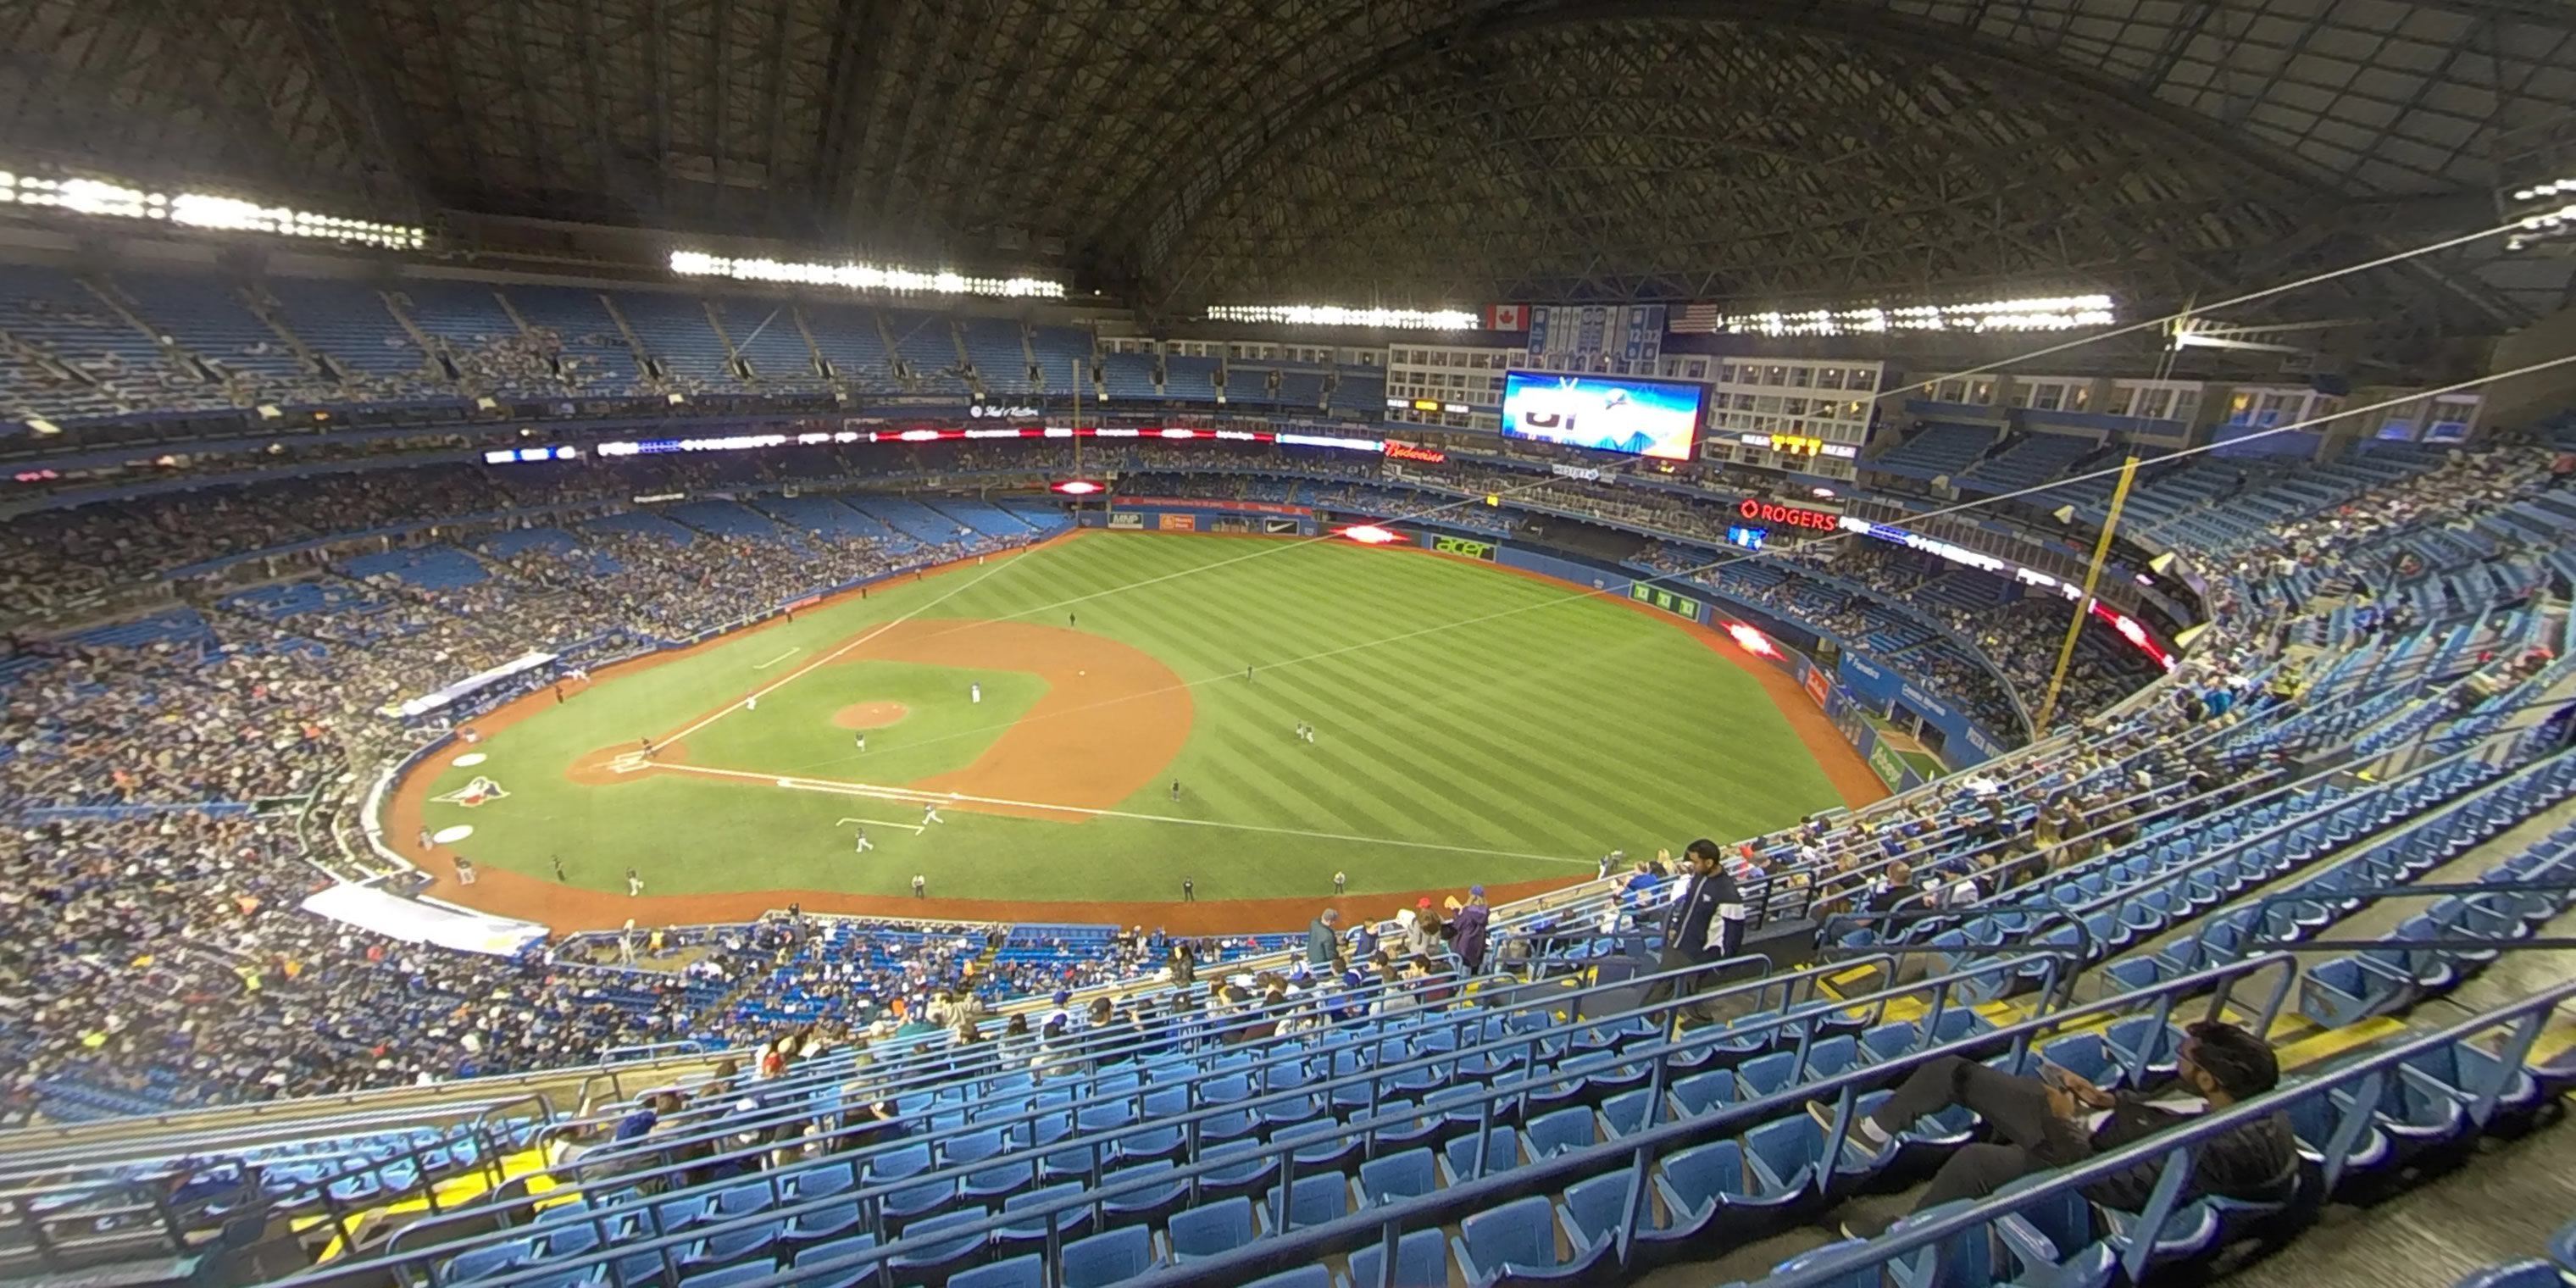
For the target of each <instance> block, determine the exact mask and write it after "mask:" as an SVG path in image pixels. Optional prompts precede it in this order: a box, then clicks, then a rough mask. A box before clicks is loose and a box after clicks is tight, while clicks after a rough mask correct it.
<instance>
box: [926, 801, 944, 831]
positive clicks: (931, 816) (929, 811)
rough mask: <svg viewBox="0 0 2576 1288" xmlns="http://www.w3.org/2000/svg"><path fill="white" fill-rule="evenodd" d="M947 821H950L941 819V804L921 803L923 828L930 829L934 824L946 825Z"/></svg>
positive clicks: (932, 802) (935, 802)
mask: <svg viewBox="0 0 2576 1288" xmlns="http://www.w3.org/2000/svg"><path fill="white" fill-rule="evenodd" d="M947 821H948V820H946V819H943V818H941V817H939V802H937V801H923V802H922V803H921V825H922V826H923V827H928V826H930V825H931V824H933V823H944V822H947Z"/></svg>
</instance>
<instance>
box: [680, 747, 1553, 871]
mask: <svg viewBox="0 0 2576 1288" xmlns="http://www.w3.org/2000/svg"><path fill="white" fill-rule="evenodd" d="M654 768H655V769H658V770H661V771H663V772H664V773H672V774H699V775H702V776H705V777H708V778H732V779H740V780H743V781H747V782H758V783H768V784H770V785H771V786H773V787H778V788H782V789H785V790H787V791H795V792H830V793H835V794H838V795H842V796H861V797H866V798H868V799H871V800H883V801H905V802H908V803H911V804H916V805H917V804H923V803H927V802H937V803H940V804H961V805H994V806H1000V807H1002V808H1005V809H1027V810H1038V811H1040V812H1044V813H1053V814H1080V815H1082V816H1084V817H1086V818H1126V819H1136V820H1139V821H1141V822H1146V823H1180V824H1184V825H1186V826H1189V827H1214V828H1223V829H1225V830H1227V831H1233V832H1266V833H1270V834H1272V835H1275V836H1302V837H1306V838H1308V839H1310V840H1317V841H1356V842H1359V843H1360V844H1362V845H1391V846H1397V847H1400V848H1403V849H1411V850H1440V851H1444V852H1447V853H1450V854H1474V855H1481V856H1483V857H1486V858H1496V859H1533V860H1536V861H1538V862H1540V863H1567V864H1572V865H1573V866H1575V867H1578V868H1588V867H1592V866H1594V865H1595V864H1596V863H1597V862H1598V860H1595V859H1569V858H1565V857H1562V856H1560V855H1554V854H1530V853H1526V852H1524V851H1520V850H1491V849H1486V848H1484V847H1482V846H1475V845H1446V844H1443V843H1441V842H1438V841H1398V840H1391V839H1389V838H1386V837H1382V836H1357V835H1353V834H1352V833H1349V832H1318V831H1314V830H1311V829H1308V828H1302V827H1266V826H1263V825H1262V824H1259V823H1227V822H1223V821H1221V820H1218V819H1211V818H1177V817H1174V816H1172V815H1169V814H1142V813H1138V812H1136V811H1134V810H1123V809H1096V808H1093V807H1092V806H1088V805H1056V804H1051V803H1049V802H1046V801H1015V800H1011V799H1009V798H1008V797H1003V796H970V795H967V794H966V793H963V792H926V791H922V790H919V789H917V788H912V787H879V786H875V785H873V784H870V783H845V782H839V781H836V780H834V779H829V778H797V777H781V776H779V775H777V774H755V773H753V772H751V771H750V770H747V769H717V768H715V767H714V766H711V765H655V766H654ZM843 821H845V822H846V821H850V820H843ZM898 826H908V825H904V824H898Z"/></svg>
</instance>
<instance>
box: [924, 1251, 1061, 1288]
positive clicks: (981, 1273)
mask: <svg viewBox="0 0 2576 1288" xmlns="http://www.w3.org/2000/svg"><path fill="white" fill-rule="evenodd" d="M948 1288H1046V1257H1045V1256H1043V1255H1042V1254H1039V1253H1035V1252H1032V1253H1028V1254H1025V1255H1023V1256H1017V1257H1012V1258H1011V1259H1009V1260H1007V1261H996V1262H993V1263H992V1264H990V1265H983V1266H977V1267H975V1268H974V1269H972V1270H960V1271H958V1272H957V1273H956V1274H954V1275H951V1276H949V1278H948Z"/></svg>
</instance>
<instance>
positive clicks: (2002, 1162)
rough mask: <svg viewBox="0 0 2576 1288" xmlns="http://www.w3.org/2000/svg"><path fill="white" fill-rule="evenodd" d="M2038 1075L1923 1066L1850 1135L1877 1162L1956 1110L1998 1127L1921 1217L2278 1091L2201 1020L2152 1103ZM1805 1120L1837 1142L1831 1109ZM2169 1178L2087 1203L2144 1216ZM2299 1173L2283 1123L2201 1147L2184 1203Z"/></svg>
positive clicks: (1927, 1192)
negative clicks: (1885, 1150)
mask: <svg viewBox="0 0 2576 1288" xmlns="http://www.w3.org/2000/svg"><path fill="white" fill-rule="evenodd" d="M2041 1074H2042V1076H2041V1077H2037V1078H2026V1077H2021V1076H2019V1075H2016V1074H2009V1073H2001V1072H1998V1071H1996V1070H1994V1069H1990V1068H1987V1067H1986V1066H1985V1065H1982V1064H1979V1063H1977V1062H1976V1061H1974V1060H1968V1059H1963V1058H1961V1057H1959V1056H1943V1057H1941V1058H1939V1059H1937V1060H1932V1061H1929V1062H1927V1063H1925V1064H1922V1065H1920V1066H1917V1067H1916V1069H1915V1070H1914V1072H1913V1073H1912V1074H1911V1075H1910V1076H1908V1077H1907V1078H1906V1080H1905V1083H1904V1085H1902V1086H1900V1087H1898V1088H1897V1089H1896V1094H1895V1095H1893V1096H1890V1097H1889V1098H1888V1099H1887V1101H1886V1102H1885V1103H1884V1104H1881V1105H1880V1106H1879V1107H1878V1108H1877V1109H1875V1110H1873V1111H1871V1112H1870V1113H1868V1114H1866V1115H1864V1116H1863V1117H1862V1118H1861V1119H1860V1121H1859V1122H1857V1123H1855V1124H1853V1126H1852V1132H1851V1138H1852V1140H1853V1142H1854V1143H1855V1144H1856V1145H1858V1146H1859V1147H1860V1148H1862V1149H1865V1150H1868V1151H1871V1152H1873V1153H1874V1152H1876V1151H1877V1150H1878V1149H1879V1147H1881V1146H1883V1145H1885V1144H1887V1142H1888V1141H1890V1140H1892V1139H1894V1138H1895V1136H1896V1133H1898V1132H1901V1131H1904V1130H1905V1129H1906V1128H1908V1127H1911V1126H1912V1125H1913V1124H1914V1123H1915V1121H1916V1120H1917V1119H1920V1118H1924V1117H1927V1116H1929V1115H1932V1114H1937V1113H1939V1112H1941V1111H1942V1110H1945V1109H1948V1108H1950V1107H1951V1106H1953V1105H1964V1106H1966V1107H1967V1108H1969V1109H1971V1110H1974V1111H1975V1112H1976V1113H1977V1115H1978V1116H1979V1117H1981V1118H1984V1119H1985V1120H1986V1122H1987V1123H1988V1124H1990V1125H1991V1126H1992V1128H1993V1134H1994V1137H1995V1139H1993V1140H1992V1141H1989V1142H1985V1143H1981V1144H1974V1145H1967V1146H1963V1147H1961V1148H1960V1149H1959V1151H1958V1152H1957V1153H1954V1154H1952V1155H1951V1156H1950V1157H1949V1159H1948V1160H1946V1161H1945V1162H1943V1163H1942V1164H1941V1170H1940V1171H1939V1172H1937V1173H1935V1174H1934V1175H1933V1177H1932V1183H1931V1184H1930V1185H1929V1186H1927V1187H1926V1188H1925V1189H1924V1191H1923V1197H1922V1198H1921V1199H1919V1200H1917V1201H1916V1202H1915V1205H1914V1210H1915V1211H1917V1212H1920V1211H1922V1210H1924V1209H1925V1208H1929V1207H1932V1206H1934V1205H1936V1204H1941V1203H1947V1202H1949V1201H1951V1200H1953V1199H1965V1198H1982V1197H1984V1196H1986V1195H1988V1194H1992V1193H1994V1192H1995V1191H1996V1190H1999V1189H2001V1188H2003V1187H2004V1186H2005V1185H2006V1184H2009V1183H2010V1182H2012V1181H2015V1180H2018V1179H2020V1178H2021V1177H2024V1176H2028V1175H2030V1174H2031V1173H2033V1172H2038V1171H2045V1170H2047V1169H2049V1168H2052V1167H2065V1166H2069V1165H2072V1164H2075V1163H2081V1162H2083V1161H2084V1160H2086V1159H2088V1158H2091V1157H2093V1156H2094V1155H2096V1154H2104V1153H2109V1152H2110V1151H2112V1150H2116V1149H2119V1148H2121V1147H2123V1146H2125V1145H2130V1144H2134V1143H2136V1142H2137V1141H2140V1140H2143V1139H2145V1138H2146V1137H2148V1136H2151V1135H2154V1134H2155V1133H2156V1132H2159V1131H2162V1130H2164V1129H2165V1128H2167V1127H2171V1126H2174V1125H2176V1124H2179V1123H2186V1122H2189V1121H2191V1120H2192V1119H2193V1118H2196V1117H2198V1116H2199V1115H2201V1114H2205V1113H2210V1112H2213V1111H2216V1110H2220V1109H2225V1108H2227V1107H2228V1106H2229V1105H2232V1104H2235V1103H2236V1102H2238V1101H2240V1100H2244V1099H2246V1098H2248V1097H2251V1096H2259V1095H2261V1094H2263V1093H2264V1092H2266V1091H2270V1090H2271V1089H2272V1088H2273V1086H2274V1085H2275V1084H2276V1083H2278V1082H2279V1081H2280V1080H2281V1065H2280V1061H2279V1060H2278V1059H2276V1058H2275V1057H2274V1056H2273V1054H2272V1047H2271V1045H2270V1044H2269V1043H2267V1042H2265V1041H2264V1040H2263V1039H2261V1038H2259V1037H2256V1036H2255V1035H2253V1034H2251V1033H2248V1032H2246V1031H2245V1030H2243V1029H2241V1028H2238V1027H2236V1026H2235V1025H2233V1024H2225V1023H2221V1022H2219V1021H2215V1020H2203V1021H2201V1022H2199V1023H2197V1024H2193V1025H2192V1026H2191V1027H2190V1028H2189V1029H2187V1030H2186V1031H2185V1036H2184V1038H2183V1041H2182V1050H2181V1051H2180V1052H2179V1055H2178V1068H2177V1069H2176V1071H2175V1077H2174V1079H2173V1081H2172V1082H2171V1083H2170V1084H2168V1085H2166V1086H2164V1087H2161V1088H2159V1089H2157V1090H2156V1091H2155V1092H2154V1093H2152V1094H2148V1093H2140V1092H2127V1091H2123V1092H2118V1093H2113V1092H2108V1091H2104V1090H2102V1089H2101V1088H2099V1087H2096V1086H2094V1085H2093V1084H2092V1083H2091V1082H2089V1081H2087V1080H2086V1079H2085V1078H2084V1077H2083V1076H2082V1075H2081V1074H2078V1073H2075V1072H2074V1071H2072V1070H2069V1069H2062V1068H2059V1067H2057V1066H2056V1065H2043V1066H2042V1067H2041ZM1807 1112H1808V1113H1809V1114H1810V1115H1812V1116H1813V1117H1814V1118H1815V1119H1816V1121H1817V1122H1818V1123H1820V1124H1823V1125H1824V1127H1825V1129H1826V1130H1827V1131H1828V1132H1830V1131H1832V1130H1833V1120H1834V1108H1833V1106H1831V1105H1828V1104H1825V1103H1823V1102H1821V1101H1817V1102H1811V1103H1810V1104H1809V1105H1808V1106H1807ZM2163 1166H2164V1160H2163V1159H2162V1158H2161V1157H2156V1158H2148V1159H2144V1160H2141V1161H2140V1162H2138V1163H2136V1164H2135V1165H2133V1166H2130V1167H2128V1168H2126V1169H2124V1170H2122V1171H2120V1172H2117V1173H2114V1174H2112V1175H2110V1176H2107V1177H2104V1178H2102V1179H2101V1180H2098V1181H2095V1182H2093V1183H2092V1184H2090V1185H2087V1186H2085V1187H2084V1197H2086V1198H2088V1199H2091V1200H2092V1201H2093V1202H2096V1203H2099V1204H2101V1205H2102V1206H2104V1207H2109V1208H2117V1209H2120V1210H2122V1211H2127V1212H2134V1211H2137V1210H2138V1209H2139V1208H2141V1207H2143V1206H2145V1205H2146V1202H2147V1196H2148V1195H2149V1194H2150V1193H2151V1192H2152V1191H2153V1190H2154V1189H2155V1185H2156V1176H2157V1173H2158V1172H2159V1170H2160V1169H2161V1168H2162V1167H2163ZM2297 1167H2298V1142H2297V1139H2296V1138H2295V1136H2294V1135H2293V1134H2292V1132H2291V1128H2290V1116H2289V1115H2288V1114H2287V1113H2277V1112H2276V1113H2273V1114H2271V1115H2269V1116H2267V1117H2265V1118H2262V1119H2260V1120H2258V1121H2255V1122H2251V1123H2246V1124H2244V1125H2242V1126H2240V1127H2238V1128H2237V1129H2236V1130H2234V1131H2231V1132H2229V1133H2227V1134H2226V1135H2223V1136H2220V1137H2218V1138H2216V1139H2214V1140H2208V1141H2203V1142H2202V1143H2201V1146H2200V1149H2199V1152H2198V1154H2197V1156H2196V1157H2195V1159H2194V1168H2193V1172H2192V1176H2191V1183H2190V1186H2189V1187H2188V1191H2187V1194H2186V1197H2188V1196H2189V1195H2191V1194H2217V1195H2222V1196H2225V1197H2229V1198H2244V1199H2264V1198H2271V1197H2276V1196H2277V1194H2278V1192H2279V1190H2280V1188H2281V1187H2282V1186H2283V1185H2285V1184H2286V1183H2287V1181H2288V1179H2289V1178H2291V1177H2293V1176H2294V1175H2295V1174H2296V1171H2297ZM1885 1225H1886V1223H1885V1222H1883V1221H1880V1222H1873V1221H1863V1220H1858V1219H1855V1220H1853V1221H1850V1222H1846V1223H1845V1225H1844V1233H1845V1234H1847V1235H1849V1236H1850V1237H1853V1238H1870V1237H1873V1236H1875V1235H1877V1234H1878V1233H1879V1231H1880V1230H1882V1229H1884V1228H1885Z"/></svg>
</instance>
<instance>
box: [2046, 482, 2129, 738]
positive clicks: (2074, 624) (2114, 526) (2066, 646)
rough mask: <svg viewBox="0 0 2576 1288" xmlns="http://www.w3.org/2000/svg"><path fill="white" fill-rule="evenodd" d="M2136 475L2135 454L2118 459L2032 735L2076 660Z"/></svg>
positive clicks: (2053, 707) (2050, 709) (2052, 711)
mask: <svg viewBox="0 0 2576 1288" xmlns="http://www.w3.org/2000/svg"><path fill="white" fill-rule="evenodd" d="M2137 477H2138V458H2137V457H2135V456H2131V457H2130V458H2129V459H2127V460H2125V461H2122V462H2121V463H2120V482H2119V485H2118V486H2116V487H2114V488H2112V489H2111V512H2110V513H2109V514H2107V515H2105V516H2103V519H2102V535H2101V537H2100V538H2099V539H2098V540H2096V541H2095V542H2094V543H2093V562H2092V563H2091V564H2090V565H2088V566H2086V568H2085V569H2084V593H2083V594H2081V595H2078V596H2076V598H2075V615H2074V616H2073V617H2071V618H2069V619H2067V622H2066V639H2065V641H2064V642H2063V643H2060V644H2059V645H2058V646H2057V669H2056V670H2054V671H2051V672H2049V673H2048V697H2047V698H2046V699H2044V700H2043V701H2041V702H2040V704H2039V714H2038V715H2037V716H2035V717H2033V718H2032V719H2031V722H2030V736H2031V737H2032V738H2034V739H2037V738H2042V737H2045V736H2047V734H2048V722H2049V719H2050V717H2053V716H2055V715H2056V714H2057V691H2058V689H2059V688H2061V687H2063V686H2064V685H2065V683H2066V668H2067V667H2068V666H2069V665H2070V664H2072V663H2073V662H2074V661H2075V641H2076V639H2077V638H2078V637H2080V636H2081V635H2082V634H2083V633H2084V618H2085V616H2086V615H2087V614H2089V613H2091V612H2092V611H2093V588H2094V586H2096V585H2098V584H2100V582H2101V580H2102V562H2103V561H2104V560H2105V559H2107V558H2109V557H2110V554H2111V534H2112V533H2114V532H2117V531H2119V528H2120V508H2121V507H2122V506H2125V505H2127V504H2128V503H2129V484H2131V483H2133V482H2135V481H2136V480H2137Z"/></svg>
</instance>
